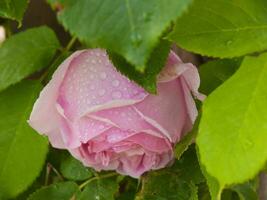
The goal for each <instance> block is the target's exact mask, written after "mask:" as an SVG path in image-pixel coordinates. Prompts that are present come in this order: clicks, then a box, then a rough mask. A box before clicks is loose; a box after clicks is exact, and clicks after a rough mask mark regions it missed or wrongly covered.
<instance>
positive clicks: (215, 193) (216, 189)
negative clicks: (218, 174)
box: [201, 166, 223, 200]
mask: <svg viewBox="0 0 267 200" xmlns="http://www.w3.org/2000/svg"><path fill="white" fill-rule="evenodd" d="M201 170H202V173H203V175H204V176H205V178H206V181H207V185H208V187H209V193H210V197H211V200H221V193H222V191H223V187H222V186H220V184H219V182H218V181H217V180H216V178H214V177H212V176H211V175H209V174H208V172H207V171H206V169H205V167H204V166H201Z"/></svg>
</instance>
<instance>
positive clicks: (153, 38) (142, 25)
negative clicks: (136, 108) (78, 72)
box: [49, 0, 192, 71]
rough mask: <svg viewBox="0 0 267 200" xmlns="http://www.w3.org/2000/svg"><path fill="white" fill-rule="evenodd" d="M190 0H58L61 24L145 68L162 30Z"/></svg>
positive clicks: (87, 41)
mask: <svg viewBox="0 0 267 200" xmlns="http://www.w3.org/2000/svg"><path fill="white" fill-rule="evenodd" d="M191 1H192V0H169V1H168V3H166V2H165V1H161V0H148V1H130V0H125V1H121V0H106V1H95V0H80V1H74V0H58V1H55V0H53V1H51V0H50V1H49V2H50V3H51V4H52V6H53V5H55V4H56V3H60V4H61V5H62V6H63V10H62V11H60V12H59V15H58V19H59V21H60V22H61V23H62V24H63V26H64V27H65V28H66V29H67V30H69V31H70V32H71V34H72V35H74V36H77V37H78V38H79V39H80V40H81V41H84V42H85V43H87V44H88V45H89V46H91V47H101V48H105V49H109V50H110V51H113V52H115V53H117V54H119V55H121V56H123V57H124V58H125V59H126V60H127V61H128V62H129V63H130V64H132V65H134V66H135V67H136V69H137V70H138V71H144V69H145V65H146V63H147V60H148V59H149V56H150V53H151V52H152V50H153V48H154V47H155V46H156V44H157V43H158V41H159V38H160V37H161V35H162V34H163V32H164V31H165V30H166V29H167V28H168V27H169V25H170V24H171V22H172V21H174V20H176V18H177V17H179V16H180V15H181V14H182V13H183V11H184V10H185V9H186V8H187V6H188V5H189V3H191Z"/></svg>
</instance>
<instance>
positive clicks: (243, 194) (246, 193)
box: [231, 183, 259, 200]
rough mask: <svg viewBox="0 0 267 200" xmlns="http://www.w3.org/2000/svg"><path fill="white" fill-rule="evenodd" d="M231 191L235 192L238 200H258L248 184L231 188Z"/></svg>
mask: <svg viewBox="0 0 267 200" xmlns="http://www.w3.org/2000/svg"><path fill="white" fill-rule="evenodd" d="M231 189H232V190H233V191H235V192H236V193H237V194H238V196H239V198H240V200H258V199H259V198H258V195H257V192H256V191H255V190H254V189H253V188H252V186H251V185H250V184H249V183H245V184H240V185H236V186H233V187H231Z"/></svg>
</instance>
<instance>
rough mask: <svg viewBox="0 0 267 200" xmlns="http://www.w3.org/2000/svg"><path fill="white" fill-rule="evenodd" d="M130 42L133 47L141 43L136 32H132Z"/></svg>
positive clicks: (140, 38)
mask: <svg viewBox="0 0 267 200" xmlns="http://www.w3.org/2000/svg"><path fill="white" fill-rule="evenodd" d="M131 41H132V43H133V45H135V46H139V45H140V44H141V42H142V36H141V35H140V34H139V33H137V32H133V33H132V34H131Z"/></svg>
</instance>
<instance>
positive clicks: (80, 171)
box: [60, 155, 93, 181]
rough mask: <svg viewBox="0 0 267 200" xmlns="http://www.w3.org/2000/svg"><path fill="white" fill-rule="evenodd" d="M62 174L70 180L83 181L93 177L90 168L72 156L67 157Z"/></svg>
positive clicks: (61, 166) (62, 165)
mask: <svg viewBox="0 0 267 200" xmlns="http://www.w3.org/2000/svg"><path fill="white" fill-rule="evenodd" d="M60 172H61V173H62V175H63V176H64V177H65V178H67V179H70V180H74V181H83V180H85V179H88V178H90V177H92V176H93V173H92V171H91V170H90V169H89V168H86V167H84V166H83V164H82V163H81V162H80V161H78V160H76V159H75V158H73V157H72V156H71V155H68V156H65V157H64V159H63V161H62V162H61V165H60Z"/></svg>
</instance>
